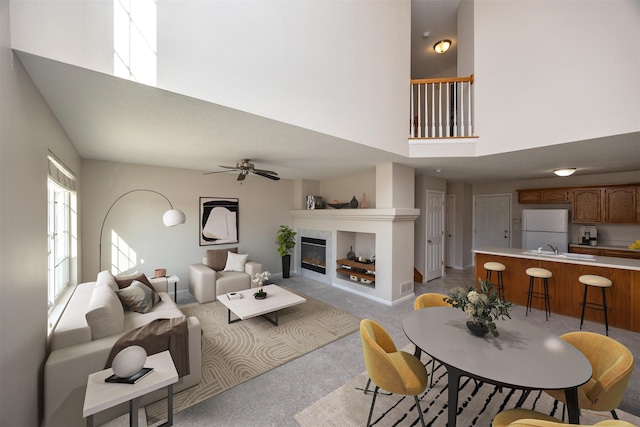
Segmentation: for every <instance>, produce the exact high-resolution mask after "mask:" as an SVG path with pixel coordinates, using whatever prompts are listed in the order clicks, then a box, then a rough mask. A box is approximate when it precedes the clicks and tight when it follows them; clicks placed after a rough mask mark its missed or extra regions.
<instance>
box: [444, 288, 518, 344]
mask: <svg viewBox="0 0 640 427" xmlns="http://www.w3.org/2000/svg"><path fill="white" fill-rule="evenodd" d="M445 301H446V302H448V303H449V304H451V305H452V306H453V307H456V308H460V309H461V310H462V311H464V312H465V313H467V315H469V321H468V322H467V328H469V331H471V333H472V334H474V335H477V336H483V335H484V334H486V333H487V332H491V333H492V334H493V335H494V336H496V337H497V336H498V335H500V334H499V333H498V330H497V329H496V324H495V320H498V319H505V318H509V319H511V316H509V310H511V307H512V306H513V304H511V303H510V302H508V301H505V300H501V299H500V297H499V296H498V294H497V292H496V291H494V290H493V286H492V285H491V283H489V282H488V281H487V282H485V281H483V280H481V279H480V278H478V284H477V285H476V284H472V285H470V286H469V287H468V288H466V289H465V288H463V287H460V286H458V287H455V288H453V289H451V290H450V291H449V292H447V298H445Z"/></svg>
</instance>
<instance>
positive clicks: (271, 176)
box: [253, 170, 280, 181]
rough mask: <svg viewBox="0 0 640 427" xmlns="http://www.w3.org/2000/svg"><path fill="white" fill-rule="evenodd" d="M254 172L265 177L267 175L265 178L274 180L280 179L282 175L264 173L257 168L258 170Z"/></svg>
mask: <svg viewBox="0 0 640 427" xmlns="http://www.w3.org/2000/svg"><path fill="white" fill-rule="evenodd" d="M253 173H255V174H256V175H260V176H263V177H265V178H269V179H272V180H274V181H280V177H279V176H274V175H269V174H266V173H262V172H261V171H257V170H256V171H253Z"/></svg>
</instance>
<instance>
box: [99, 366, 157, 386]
mask: <svg viewBox="0 0 640 427" xmlns="http://www.w3.org/2000/svg"><path fill="white" fill-rule="evenodd" d="M152 371H153V368H142V369H140V370H139V371H138V372H136V373H135V374H133V375H131V376H130V377H124V378H123V377H117V376H116V375H115V374H114V375H111V376H110V377H107V378H105V380H104V382H106V383H120V384H135V383H137V382H138V381H140V380H141V379H143V378H144V377H146V376H147V375H149V374H150V373H151V372H152Z"/></svg>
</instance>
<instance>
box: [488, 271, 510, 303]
mask: <svg viewBox="0 0 640 427" xmlns="http://www.w3.org/2000/svg"><path fill="white" fill-rule="evenodd" d="M484 268H485V270H487V278H486V279H485V280H486V281H487V282H488V283H491V276H492V274H493V272H494V271H495V272H496V273H497V274H498V278H497V279H496V280H497V283H492V285H496V287H497V288H498V297H499V298H500V299H504V283H503V282H502V272H503V271H505V270H506V269H507V267H505V266H504V264H502V263H499V262H485V263H484Z"/></svg>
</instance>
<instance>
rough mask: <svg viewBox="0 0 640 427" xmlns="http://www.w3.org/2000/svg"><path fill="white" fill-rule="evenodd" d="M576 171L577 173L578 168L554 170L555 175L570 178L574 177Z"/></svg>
mask: <svg viewBox="0 0 640 427" xmlns="http://www.w3.org/2000/svg"><path fill="white" fill-rule="evenodd" d="M575 171H576V168H562V169H554V170H553V173H555V174H556V175H558V176H569V175H573V173H574V172H575Z"/></svg>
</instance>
